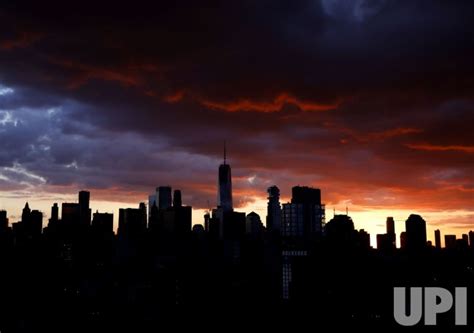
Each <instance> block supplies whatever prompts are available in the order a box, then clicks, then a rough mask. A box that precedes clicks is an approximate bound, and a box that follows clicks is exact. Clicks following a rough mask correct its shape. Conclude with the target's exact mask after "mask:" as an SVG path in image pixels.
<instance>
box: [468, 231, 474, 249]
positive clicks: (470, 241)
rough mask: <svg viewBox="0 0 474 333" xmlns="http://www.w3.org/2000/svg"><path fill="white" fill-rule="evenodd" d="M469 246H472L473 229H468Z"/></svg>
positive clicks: (473, 241)
mask: <svg viewBox="0 0 474 333" xmlns="http://www.w3.org/2000/svg"><path fill="white" fill-rule="evenodd" d="M469 246H470V247H474V231H472V230H471V231H469Z"/></svg>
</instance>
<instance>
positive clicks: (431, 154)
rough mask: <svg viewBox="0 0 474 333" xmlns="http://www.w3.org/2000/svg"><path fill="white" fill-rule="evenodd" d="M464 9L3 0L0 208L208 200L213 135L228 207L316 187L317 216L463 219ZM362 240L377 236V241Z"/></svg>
mask: <svg viewBox="0 0 474 333" xmlns="http://www.w3.org/2000/svg"><path fill="white" fill-rule="evenodd" d="M473 126H474V2H473V1H472V0H467V1H442V0H429V1H428V0H425V1H423V0H410V1H408V0H407V1H403V0H402V1H400V0H352V1H349V0H347V1H344V0H302V1H295V0H288V1H274V0H260V1H255V0H239V1H218V0H214V1H210V0H209V1H208V0H202V1H179V0H178V1H153V2H151V1H150V2H149V3H145V2H142V1H133V2H131V3H127V4H125V5H119V4H116V5H114V6H113V7H112V6H109V5H101V4H100V2H99V1H95V2H91V3H90V4H89V2H88V1H78V2H68V1H48V0H46V1H35V2H31V3H29V2H27V1H4V2H2V5H0V209H6V210H7V211H8V214H9V217H10V222H16V221H17V220H18V219H19V216H20V214H21V208H22V207H23V206H24V204H25V202H26V201H29V203H30V207H32V208H33V209H40V210H42V211H43V212H44V213H45V222H47V218H48V217H49V214H50V206H51V205H52V203H53V202H59V203H60V202H64V201H74V200H76V196H77V192H78V190H80V189H87V190H90V191H91V200H92V208H93V209H94V211H95V209H99V210H100V211H108V212H113V213H115V215H118V208H119V207H135V206H138V203H139V202H140V201H147V197H148V194H149V193H152V192H153V191H154V189H155V187H156V186H159V185H171V186H172V187H173V188H179V189H181V190H182V191H183V202H184V203H185V204H188V205H192V206H193V207H195V208H196V209H197V210H196V211H195V213H194V215H193V217H194V220H193V222H194V223H202V215H203V212H204V209H206V208H207V207H208V202H209V203H210V205H211V206H215V205H216V197H217V194H216V192H217V191H216V185H217V169H218V166H219V164H220V163H221V162H222V150H223V142H224V140H225V141H226V142H227V148H228V161H229V163H230V164H231V166H232V175H233V187H234V204H235V206H237V210H240V211H247V212H250V211H251V210H255V211H256V212H258V213H260V214H261V216H262V219H264V218H265V214H266V189H267V187H268V186H271V185H274V184H276V185H277V186H279V187H280V189H281V191H282V196H283V198H282V201H284V202H285V201H287V200H289V199H290V195H291V187H292V186H294V185H298V184H299V185H308V186H315V187H318V188H321V190H322V196H323V201H324V202H325V203H326V207H327V212H326V213H327V216H328V218H331V217H332V215H333V209H334V208H335V209H336V211H338V212H339V213H342V212H345V209H346V206H347V207H348V209H349V214H350V215H351V216H352V218H353V220H354V222H355V224H356V227H357V228H364V229H366V230H368V231H369V232H371V233H372V237H375V234H376V233H382V232H384V225H385V218H386V216H394V217H395V219H396V221H397V224H396V228H397V232H400V231H403V230H404V221H405V220H406V218H407V217H408V215H409V214H410V213H412V212H413V213H419V214H421V215H422V216H423V217H424V218H425V219H426V221H427V223H428V226H429V228H428V238H429V239H433V238H434V237H433V230H434V229H436V228H440V229H442V232H443V234H445V233H454V234H457V235H460V234H461V233H463V232H466V231H468V230H470V229H474V130H473ZM372 240H373V239H372Z"/></svg>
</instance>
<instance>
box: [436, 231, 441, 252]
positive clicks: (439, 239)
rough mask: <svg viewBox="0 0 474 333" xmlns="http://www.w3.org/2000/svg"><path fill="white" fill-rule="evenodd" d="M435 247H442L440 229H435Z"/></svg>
mask: <svg viewBox="0 0 474 333" xmlns="http://www.w3.org/2000/svg"><path fill="white" fill-rule="evenodd" d="M435 247H436V248H437V249H441V231H440V230H439V229H436V230H435Z"/></svg>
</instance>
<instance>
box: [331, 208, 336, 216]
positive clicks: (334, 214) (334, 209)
mask: <svg viewBox="0 0 474 333" xmlns="http://www.w3.org/2000/svg"><path fill="white" fill-rule="evenodd" d="M332 213H333V214H332V217H336V207H333V212H332Z"/></svg>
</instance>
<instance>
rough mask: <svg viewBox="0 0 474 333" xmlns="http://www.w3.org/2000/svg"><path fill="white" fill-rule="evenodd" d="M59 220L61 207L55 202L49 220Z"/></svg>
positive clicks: (54, 221)
mask: <svg viewBox="0 0 474 333" xmlns="http://www.w3.org/2000/svg"><path fill="white" fill-rule="evenodd" d="M58 220H59V207H58V204H57V203H56V202H55V203H54V204H53V206H52V207H51V218H50V219H49V222H51V223H57V222H58Z"/></svg>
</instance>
